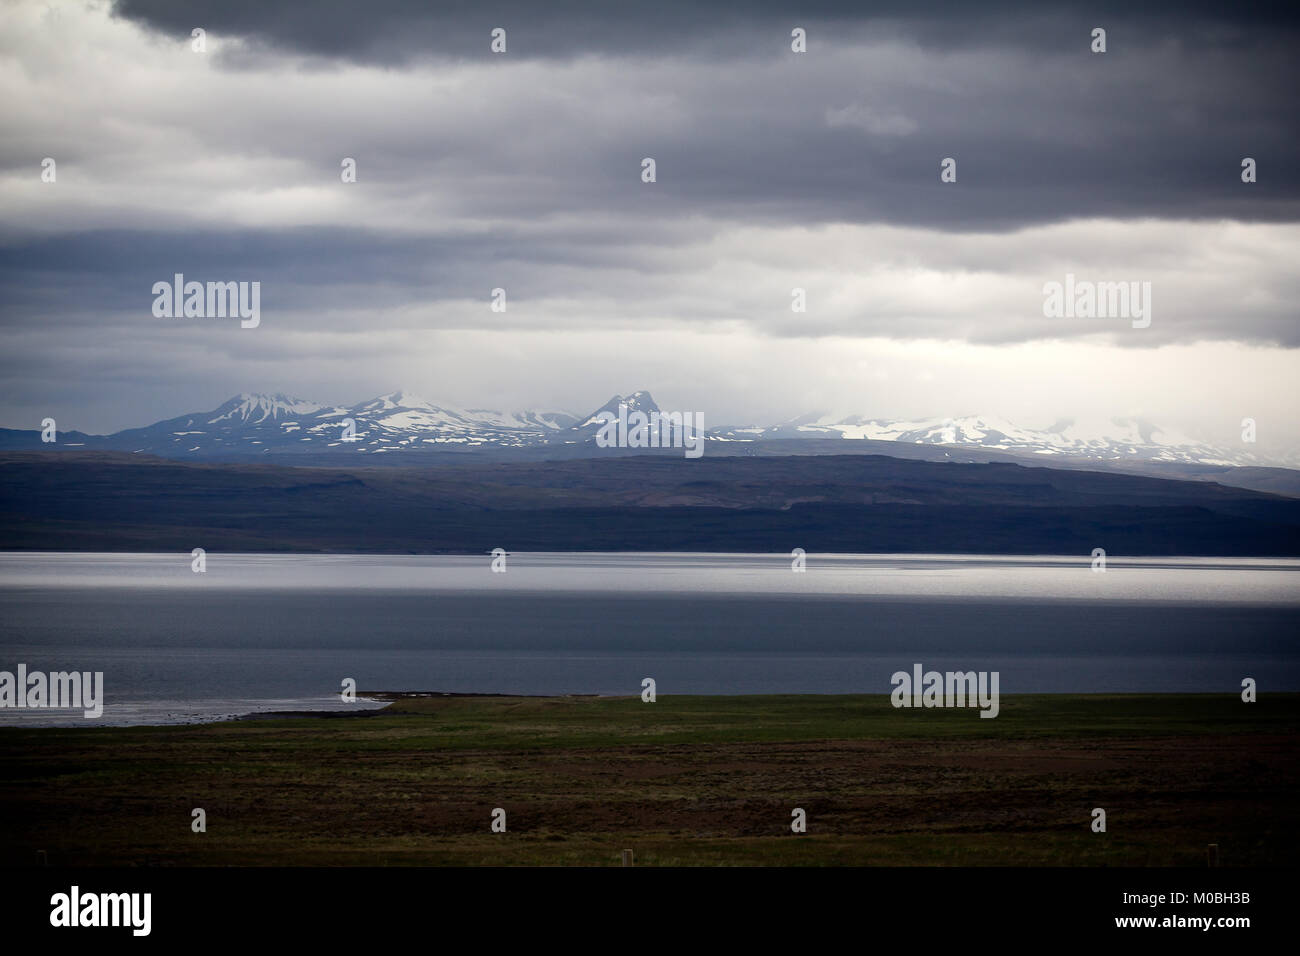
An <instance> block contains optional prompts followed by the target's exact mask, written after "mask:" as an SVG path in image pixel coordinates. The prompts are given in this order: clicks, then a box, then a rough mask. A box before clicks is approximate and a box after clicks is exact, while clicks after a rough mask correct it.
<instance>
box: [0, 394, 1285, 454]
mask: <svg viewBox="0 0 1300 956" xmlns="http://www.w3.org/2000/svg"><path fill="white" fill-rule="evenodd" d="M619 404H625V405H627V406H628V408H629V411H642V412H644V413H645V414H647V415H649V414H651V413H653V412H657V411H659V406H658V404H657V403H656V402H655V400H654V397H653V396H652V395H651V394H650V392H649V391H646V390H640V391H635V392H631V393H629V394H627V395H618V394H615V395H613V396H611V397H610V399H609V400H608V401H606V402H605V403H603V404H602V405H600V406H598V407H597V408H596V409H594V410H593V411H592V412H591V413H590V414H588V415H585V416H579V415H575V414H573V413H572V412H569V411H566V410H560V409H536V408H529V409H516V410H510V411H497V410H493V409H483V408H465V407H461V406H458V405H454V404H450V403H445V402H434V401H430V400H428V399H425V398H423V397H421V396H419V395H417V394H415V393H413V392H411V391H409V390H406V389H397V390H395V391H392V392H388V393H385V394H383V395H379V396H375V397H374V398H369V399H364V400H362V401H360V402H357V403H355V404H353V405H329V404H324V403H319V402H315V401H310V400H307V399H303V398H299V397H296V396H291V395H288V394H285V393H283V392H241V393H240V394H238V395H235V396H232V397H231V398H230V399H227V400H226V401H225V402H223V403H222V404H220V405H219V406H217V407H216V408H215V409H211V410H209V411H204V412H190V413H187V414H183V415H178V416H175V417H173V418H168V419H163V420H161V421H157V422H154V423H153V424H150V425H145V426H141V427H137V428H127V429H122V430H120V431H117V432H112V433H110V434H107V435H91V434H87V433H84V432H80V431H75V430H74V431H63V432H59V433H58V435H57V438H58V440H57V441H56V442H54V443H45V442H42V441H41V432H40V430H39V429H30V430H24V429H0V450H50V449H51V448H52V447H53V448H78V449H86V450H114V451H128V452H135V453H141V454H156V455H162V456H164V457H174V458H179V459H182V460H186V459H195V458H197V459H202V458H214V459H234V458H250V457H261V456H263V455H270V454H302V453H305V452H309V451H310V452H312V453H322V452H327V451H328V453H331V454H333V453H340V452H343V453H353V454H356V455H358V456H360V455H364V456H378V455H393V454H397V455H399V456H409V455H411V454H414V453H417V452H424V451H431V450H438V449H449V448H457V447H459V448H464V449H474V448H502V449H508V448H527V447H536V448H546V447H555V446H576V447H578V448H580V449H583V448H585V447H586V446H588V445H590V446H592V448H591V453H592V454H595V453H597V452H596V449H595V447H594V446H595V435H596V432H597V431H598V430H599V427H600V421H601V419H602V417H604V416H607V415H611V414H612V415H616V414H617V409H618V405H619ZM705 438H706V441H707V442H708V443H710V444H711V445H713V446H714V447H715V448H717V447H719V446H720V445H722V444H724V443H725V444H742V443H751V444H753V445H757V444H759V443H762V442H772V441H775V440H782V441H786V442H789V441H810V440H818V439H820V440H822V441H823V442H825V441H831V442H839V441H845V442H855V441H866V442H886V443H895V444H899V445H910V446H916V445H929V446H936V447H940V448H942V447H953V448H960V449H968V450H970V449H980V450H984V451H989V452H1007V453H1015V454H1019V455H1027V456H1036V457H1041V458H1043V459H1045V460H1050V459H1056V458H1063V459H1080V460H1087V461H1094V462H1100V463H1109V464H1122V463H1125V462H1133V463H1146V462H1150V463H1157V464H1159V463H1168V464H1185V465H1196V466H1212V467H1283V468H1288V467H1296V466H1300V460H1297V459H1296V458H1295V457H1294V456H1283V457H1282V458H1263V457H1261V456H1259V455H1257V454H1255V453H1254V452H1253V451H1251V450H1248V449H1247V448H1246V447H1245V443H1244V442H1243V443H1241V445H1242V447H1224V446H1214V445H1210V444H1208V443H1205V442H1201V441H1197V440H1193V439H1190V438H1187V437H1186V436H1183V435H1179V434H1176V433H1173V432H1170V431H1167V430H1165V429H1163V428H1161V427H1159V426H1157V425H1154V424H1152V423H1150V422H1147V421H1144V420H1142V419H1136V418H1130V419H1113V420H1110V421H1109V422H1108V423H1105V424H1104V425H1101V426H1099V425H1097V424H1095V423H1092V424H1084V423H1078V422H1074V421H1071V420H1064V421H1058V422H1055V423H1054V424H1053V425H1051V426H1049V427H1048V428H1046V429H1031V428H1025V427H1022V426H1020V425H1017V424H1015V423H1014V422H1011V421H1009V420H1007V419H1004V418H1001V417H998V416H990V415H968V416H962V417H956V418H953V417H946V418H928V419H915V420H894V419H885V418H870V417H867V416H865V415H829V414H818V413H812V414H805V415H800V416H796V417H794V418H790V419H787V420H786V421H784V422H781V423H778V424H775V425H740V426H729V425H723V426H715V427H713V428H707V427H706V429H705ZM809 447H811V446H809ZM570 450H572V449H570ZM845 451H846V452H848V451H849V446H846V447H845Z"/></svg>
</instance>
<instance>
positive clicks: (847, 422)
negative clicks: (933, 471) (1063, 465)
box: [718, 415, 1267, 465]
mask: <svg viewBox="0 0 1300 956" xmlns="http://www.w3.org/2000/svg"><path fill="white" fill-rule="evenodd" d="M718 432H719V435H720V436H725V437H727V438H730V439H731V440H733V441H739V440H751V441H753V440H764V439H769V440H770V439H775V438H830V439H846V440H853V439H867V440H872V441H889V442H904V443H906V444H913V445H955V446H959V447H966V448H970V447H978V448H988V449H997V450H999V451H1008V452H1018V453H1021V454H1032V455H1042V456H1059V457H1070V458H1084V459H1090V460H1094V461H1107V462H1120V461H1157V462H1161V461H1162V462H1185V463H1193V464H1202V465H1261V464H1267V462H1263V461H1261V460H1259V459H1258V458H1257V457H1256V456H1255V455H1254V454H1253V452H1251V451H1248V450H1246V449H1247V447H1248V446H1246V445H1242V446H1241V447H1240V448H1232V449H1228V448H1223V447H1214V446H1211V445H1208V444H1206V443H1204V442H1198V441H1195V440H1193V439H1190V438H1187V437H1186V436H1184V435H1180V434H1177V433H1174V432H1170V431H1166V430H1164V429H1161V428H1159V427H1157V426H1155V425H1152V424H1150V423H1149V422H1144V421H1141V420H1138V419H1115V420H1112V421H1108V422H1099V423H1079V422H1073V421H1063V422H1057V423H1056V424H1054V425H1051V426H1049V427H1048V428H1045V429H1037V430H1036V429H1030V428H1024V427H1022V426H1020V425H1017V424H1015V423H1013V422H1010V421H1007V420H1006V419H1003V418H990V417H983V416H968V417H965V418H934V419H925V420H920V421H891V420H887V419H879V418H866V417H864V416H857V415H850V416H843V417H841V416H835V415H823V416H813V415H810V416H804V417H802V418H796V419H792V420H791V421H789V422H786V423H784V424H781V425H774V426H771V427H768V428H764V427H761V426H748V427H741V428H726V429H719V430H718Z"/></svg>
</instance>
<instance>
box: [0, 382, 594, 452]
mask: <svg viewBox="0 0 1300 956" xmlns="http://www.w3.org/2000/svg"><path fill="white" fill-rule="evenodd" d="M576 420H577V419H576V418H575V416H573V415H571V414H569V413H567V412H562V411H554V410H537V409H529V410H526V411H513V412H498V411H491V410H488V409H477V408H475V409H465V408H457V407H456V406H454V405H446V404H434V403H433V402H430V401H426V400H425V399H423V398H420V397H419V396H416V395H413V394H411V393H410V392H405V391H396V392H390V393H389V394H387V395H380V396H379V397H378V398H372V399H368V400H366V401H363V402H358V403H357V404H356V405H351V406H347V405H333V406H330V405H321V404H320V403H318V402H310V401H306V400H304V399H301V398H294V397H292V396H288V395H282V394H279V393H277V394H274V395H268V394H249V393H245V394H242V395H236V396H235V397H234V398H232V399H230V400H229V401H227V402H224V403H223V404H221V405H219V406H218V407H217V408H214V409H212V410H211V411H208V412H194V413H191V414H188V415H180V416H177V417H176V418H169V419H166V420H165V421H161V422H156V423H154V424H153V425H148V426H146V427H144V428H129V429H126V430H124V431H120V432H115V433H114V434H112V435H83V434H80V433H73V432H68V433H65V434H64V435H63V437H62V438H61V440H60V441H59V443H58V446H61V447H70V448H83V449H105V450H114V451H131V452H139V453H142V454H151V455H162V456H167V457H180V458H188V457H206V456H220V457H230V456H238V457H247V456H250V455H257V454H266V453H271V452H304V451H312V452H317V451H322V450H325V449H343V450H346V451H353V452H357V453H361V454H382V453H386V452H394V451H403V450H408V449H411V448H415V447H426V448H427V447H434V446H439V445H448V444H451V445H463V446H470V447H472V446H476V445H492V446H504V447H509V446H518V445H529V444H537V443H539V442H541V441H542V439H543V438H544V437H545V436H546V435H548V434H552V433H555V432H559V431H560V430H562V429H565V428H568V427H569V426H570V425H572V424H573V423H574V422H575V421H576ZM32 434H33V433H31V432H9V433H8V434H7V435H6V440H5V441H4V442H3V446H4V447H9V448H15V447H30V446H31V445H32V442H31V441H30V440H27V441H21V442H20V441H16V440H14V437H13V436H30V435H32ZM35 447H42V448H46V449H48V448H49V447H51V446H49V445H42V444H40V442H39V439H38V440H37V441H36V444H35Z"/></svg>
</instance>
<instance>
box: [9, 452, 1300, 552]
mask: <svg viewBox="0 0 1300 956" xmlns="http://www.w3.org/2000/svg"><path fill="white" fill-rule="evenodd" d="M198 546H202V547H205V548H207V549H209V550H224V551H303V552H327V551H345V552H389V553H480V554H481V553H486V552H488V551H490V550H491V549H493V548H496V547H504V548H506V549H507V550H511V551H735V552H760V553H789V552H790V550H791V549H792V548H795V547H800V548H803V549H805V550H806V551H809V552H813V553H816V552H864V553H891V552H930V553H949V552H951V553H975V554H987V553H994V554H997V553H1002V554H1063V553H1080V554H1089V553H1091V550H1092V549H1093V548H1096V547H1101V548H1104V549H1105V550H1106V551H1107V553H1108V554H1111V555H1224V556H1231V555H1240V556H1297V555H1300V500H1296V499H1291V498H1284V497H1280V496H1277V495H1271V494H1268V493H1264V492H1256V491H1250V490H1247V489H1242V488H1235V487H1227V486H1224V485H1220V484H1216V483H1213V482H1209V481H1183V480H1167V479H1160V478H1150V477H1143V476H1136V475H1128V474H1116V473H1103V472H1098V471H1070V470H1066V469H1059V468H1031V467H1026V466H1024V465H1019V464H1010V463H984V464H975V463H961V462H951V461H949V462H934V461H918V460H906V459H900V458H890V457H885V456H881V455H823V456H787V457H775V458H774V457H715V458H708V457H705V458H701V459H698V460H688V459H684V458H680V457H667V456H641V457H615V458H599V459H592V458H587V459H576V460H567V461H545V462H506V463H503V462H470V463H461V464H454V465H453V464H444V465H441V466H439V467H436V468H435V467H430V468H421V467H406V468H358V467H349V468H338V467H335V468H317V467H293V466H283V465H269V464H266V465H262V464H258V465H252V464H231V463H224V464H190V463H181V462H176V461H171V460H167V459H161V458H147V457H143V456H136V455H131V454H127V453H118V452H81V453H77V452H68V451H61V452H51V453H25V452H12V453H4V454H0V549H7V550H70V551H77V550H82V551H158V550H182V551H188V550H190V549H191V548H193V547H198Z"/></svg>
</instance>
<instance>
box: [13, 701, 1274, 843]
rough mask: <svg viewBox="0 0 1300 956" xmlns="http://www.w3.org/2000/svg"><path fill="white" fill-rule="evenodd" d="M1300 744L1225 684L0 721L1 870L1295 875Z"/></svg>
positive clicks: (1267, 707)
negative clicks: (865, 869) (944, 696)
mask: <svg viewBox="0 0 1300 956" xmlns="http://www.w3.org/2000/svg"><path fill="white" fill-rule="evenodd" d="M1298 742H1300V695H1297V694H1265V695H1263V696H1261V697H1260V699H1259V701H1258V702H1257V703H1251V704H1247V703H1243V702H1242V701H1241V700H1240V698H1239V697H1238V696H1237V695H1236V694H1233V693H1228V694H1194V695H1172V694H1170V695H1165V694H1154V695H1041V696H1032V695H1031V696H1018V695H1017V696H1003V698H1002V701H1001V712H1000V714H999V716H998V717H997V718H996V719H993V720H988V719H982V718H980V717H979V715H978V712H977V711H975V710H971V709H957V708H951V709H935V710H901V709H898V710H896V709H894V708H893V707H891V706H890V703H889V698H888V697H887V696H886V695H883V694H880V695H872V696H821V695H807V696H771V697H762V696H757V697H673V696H662V697H660V698H659V699H658V700H657V701H656V702H654V703H653V704H648V703H643V702H642V701H641V700H640V699H639V698H635V697H633V698H580V697H565V698H535V697H532V698H518V697H504V698H503V697H473V696H471V697H453V696H445V697H444V696H439V697H426V698H407V699H402V700H399V701H396V702H395V703H393V704H392V705H391V706H390V707H389V708H388V709H386V710H382V711H377V712H375V713H374V715H373V716H370V717H368V718H367V719H365V720H339V719H324V718H315V719H313V718H303V719H293V720H288V719H286V720H259V721H247V722H230V723H221V724H207V725H198V726H195V725H190V726H180V727H153V728H92V727H87V728H85V729H82V728H75V729H63V728H45V729H37V728H30V729H12V728H6V729H0V865H11V866H13V865H17V866H32V865H35V864H36V861H37V859H38V851H45V854H46V856H47V857H48V860H49V863H50V865H52V866H62V865H70V866H86V865H117V866H122V865H126V866H132V865H139V866H156V865H164V866H166V865H200V866H206V865H213V866H217V865H245V866H262V865H295V866H296V865H408V864H409V865H443V864H450V865H570V864H578V865H597V866H599V865H611V866H613V865H618V864H619V862H620V855H621V851H622V850H623V849H631V850H633V852H634V854H635V860H636V864H637V865H642V866H645V865H650V866H654V865H720V864H721V865H751V864H752V865H840V864H845V865H895V866H922V865H926V866H931V865H940V866H943V865H960V866H1041V865H1048V866H1202V867H1203V866H1204V865H1205V863H1206V853H1207V847H1208V845H1209V844H1217V847H1218V851H1217V852H1218V861H1219V863H1220V865H1223V866H1229V867H1242V866H1294V865H1295V862H1296V859H1297V850H1300V820H1298V819H1297V817H1296V815H1295V807H1294V801H1295V793H1296V790H1297V787H1298V786H1300V759H1298V758H1297V749H1296V745H1297V743H1298ZM196 807H201V808H203V809H204V810H205V811H206V814H207V832H206V833H194V832H192V831H191V822H192V816H191V811H192V810H193V809H194V808H196ZM497 807H500V808H502V809H504V810H505V811H506V815H507V816H506V823H507V830H506V832H505V833H493V832H491V830H490V822H491V815H492V811H493V809H494V808H497ZM1097 807H1100V808H1102V809H1104V810H1105V811H1106V832H1104V833H1096V832H1093V830H1092V821H1093V810H1094V808H1097ZM795 808H801V809H803V810H804V811H805V812H806V814H807V832H806V833H804V834H795V833H792V832H791V829H790V823H791V819H792V817H791V812H792V810H794V809H795Z"/></svg>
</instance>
